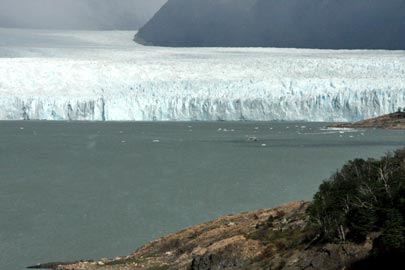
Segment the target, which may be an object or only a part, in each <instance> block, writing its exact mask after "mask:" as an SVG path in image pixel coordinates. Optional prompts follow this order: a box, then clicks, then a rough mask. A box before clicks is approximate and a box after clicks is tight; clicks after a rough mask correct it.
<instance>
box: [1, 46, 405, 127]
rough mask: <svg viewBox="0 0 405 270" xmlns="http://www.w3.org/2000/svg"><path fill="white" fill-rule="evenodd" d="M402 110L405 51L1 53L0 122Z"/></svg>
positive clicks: (319, 117)
mask: <svg viewBox="0 0 405 270" xmlns="http://www.w3.org/2000/svg"><path fill="white" fill-rule="evenodd" d="M10 50H15V48H9V49H8V52H10ZM25 50H27V49H26V48H25ZM3 51H4V48H3ZM50 52H51V53H50ZM0 53H1V49H0ZM398 107H405V52H404V51H396V52H395V51H393V52H387V51H327V50H297V49H264V48H256V49H253V48H252V49H250V48H244V49H238V48H233V49H231V48H229V49H226V48H200V49H197V48H195V49H185V48H176V49H173V48H159V47H152V48H149V47H142V46H135V48H129V47H125V48H118V49H114V50H111V49H110V48H108V49H104V48H96V49H94V48H93V49H91V50H90V49H85V48H84V49H80V50H77V49H75V50H71V49H66V50H65V51H63V49H59V51H58V52H55V51H52V50H50V49H48V50H46V51H45V50H43V49H40V48H38V49H36V50H33V49H30V54H29V58H24V57H20V56H19V57H18V58H10V57H9V58H0V119H1V120H15V119H47V120H67V119H70V120H99V121H103V120H105V121H109V120H123V121H125V120H137V121H153V120H159V121H182V120H201V121H216V120H226V121H231V120H259V121H261V120H307V121H353V120H359V119H364V118H368V117H373V116H377V115H381V114H385V113H390V112H393V111H395V110H397V108H398Z"/></svg>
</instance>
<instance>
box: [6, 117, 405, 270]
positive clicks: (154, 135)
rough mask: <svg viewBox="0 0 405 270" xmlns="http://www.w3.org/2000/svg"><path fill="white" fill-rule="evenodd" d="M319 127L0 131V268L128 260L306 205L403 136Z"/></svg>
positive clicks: (19, 125) (68, 125)
mask: <svg viewBox="0 0 405 270" xmlns="http://www.w3.org/2000/svg"><path fill="white" fill-rule="evenodd" d="M324 125H325V124H324V123H320V124H316V123H228V122H223V123H220V122H218V123H89V122H0V264H1V265H0V268H1V269H7V270H22V269H23V268H24V267H25V266H27V265H32V264H35V263H38V262H47V261H55V260H56V261H61V260H76V259H87V258H99V257H114V256H116V255H125V254H127V253H129V252H131V251H133V250H134V249H135V248H137V247H138V246H140V245H141V244H143V243H145V242H147V241H150V240H152V239H154V238H156V237H158V236H161V235H164V234H166V233H169V232H174V231H176V230H179V229H182V228H183V227H186V226H190V225H193V224H197V223H201V222H204V221H208V220H210V219H212V218H215V217H217V216H219V215H222V214H228V213H233V212H240V211H245V210H250V209H256V208H264V207H272V206H275V205H277V204H280V203H284V202H288V201H292V200H301V199H310V198H311V197H312V195H313V193H314V192H315V191H316V189H317V187H318V185H319V184H320V183H321V181H322V180H323V179H324V178H326V177H327V176H329V175H330V174H331V173H332V172H334V171H335V170H336V169H337V168H338V167H340V166H341V165H342V164H343V163H344V162H345V161H346V160H348V159H351V158H354V157H367V156H375V157H378V156H380V155H382V154H384V153H385V152H386V151H387V150H391V149H395V148H398V147H401V146H403V145H404V135H405V132H403V131H385V130H367V131H357V132H344V133H341V132H339V131H331V130H323V127H324ZM304 126H305V127H304ZM246 136H257V138H258V139H259V141H258V142H248V141H247V139H246ZM154 140H155V142H154ZM156 140H158V141H156ZM262 144H266V146H265V147H263V146H262Z"/></svg>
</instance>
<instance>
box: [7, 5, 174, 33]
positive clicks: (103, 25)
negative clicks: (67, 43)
mask: <svg viewBox="0 0 405 270" xmlns="http://www.w3.org/2000/svg"><path fill="white" fill-rule="evenodd" d="M166 1H167V0H0V27H17V28H49V29H55V28H56V29H99V30H110V29H122V30H124V29H128V30H133V29H137V28H138V27H140V26H142V24H144V23H145V22H146V21H147V20H148V19H149V18H150V17H151V16H152V15H153V14H154V13H155V12H156V11H157V10H158V9H159V8H160V7H161V6H162V5H163V4H164V3H165V2H166Z"/></svg>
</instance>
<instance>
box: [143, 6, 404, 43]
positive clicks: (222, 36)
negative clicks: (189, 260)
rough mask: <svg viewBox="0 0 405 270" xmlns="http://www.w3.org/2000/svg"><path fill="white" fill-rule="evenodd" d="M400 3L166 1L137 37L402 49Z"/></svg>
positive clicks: (166, 40)
mask: <svg viewBox="0 0 405 270" xmlns="http://www.w3.org/2000/svg"><path fill="white" fill-rule="evenodd" d="M404 10H405V2H403V1H400V0H387V1H380V0H355V1H338V0H288V1H280V0H248V1H247V0H234V1H230V0H187V1H185V0H169V1H168V2H167V3H166V4H165V5H164V6H163V7H162V8H161V9H160V10H159V11H158V12H157V13H156V14H155V16H154V17H153V18H152V19H151V20H150V21H149V22H148V23H146V25H144V26H143V27H142V28H141V29H140V30H139V32H138V33H137V34H136V36H135V40H136V41H137V42H140V43H143V44H146V45H156V46H170V47H217V46H218V47H288V48H318V49H389V50H403V49H405V36H404V35H401V33H403V32H405V21H404V20H402V19H401V17H403V15H404Z"/></svg>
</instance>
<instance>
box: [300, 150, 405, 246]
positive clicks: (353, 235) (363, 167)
mask: <svg viewBox="0 0 405 270" xmlns="http://www.w3.org/2000/svg"><path fill="white" fill-rule="evenodd" d="M308 214H309V215H310V221H311V222H312V223H313V224H314V225H315V226H316V227H317V230H318V231H319V233H320V234H321V235H322V239H323V240H324V241H346V240H350V241H355V242H362V241H364V240H365V239H366V237H367V235H368V234H369V233H370V232H373V231H378V232H381V233H382V234H381V237H380V238H379V239H378V241H377V242H378V245H377V244H376V246H378V248H376V250H377V252H379V253H381V252H393V251H395V252H398V251H400V252H403V251H404V250H405V222H404V221H405V149H401V150H397V151H395V152H394V153H393V154H387V155H385V156H384V157H382V158H381V159H378V160H377V159H368V160H364V159H355V160H353V161H349V162H348V163H346V164H345V165H344V166H343V168H342V169H341V170H340V171H338V172H336V173H335V174H334V175H332V177H331V178H330V179H328V180H327V181H325V182H324V183H323V184H321V186H320V187H319V191H318V192H317V193H316V194H315V196H314V200H313V204H312V205H311V206H310V207H309V209H308Z"/></svg>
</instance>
